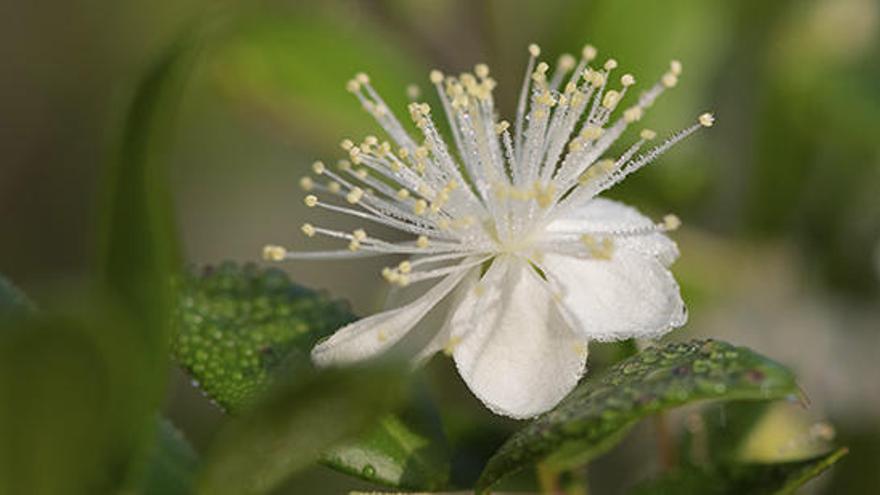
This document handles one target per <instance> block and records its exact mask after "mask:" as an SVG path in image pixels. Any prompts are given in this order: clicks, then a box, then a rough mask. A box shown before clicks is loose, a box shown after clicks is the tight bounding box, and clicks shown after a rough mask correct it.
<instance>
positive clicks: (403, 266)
mask: <svg viewBox="0 0 880 495" xmlns="http://www.w3.org/2000/svg"><path fill="white" fill-rule="evenodd" d="M397 269H398V270H399V271H400V273H409V272H411V271H412V263H410V262H409V261H401V262H400V264H399V265H397Z"/></svg>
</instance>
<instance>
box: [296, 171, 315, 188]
mask: <svg viewBox="0 0 880 495" xmlns="http://www.w3.org/2000/svg"><path fill="white" fill-rule="evenodd" d="M299 187H301V188H302V190H303V191H311V190H312V189H313V188H314V187H315V181H313V180H312V178H311V177H309V176H308V175H306V176H303V177H300V179H299Z"/></svg>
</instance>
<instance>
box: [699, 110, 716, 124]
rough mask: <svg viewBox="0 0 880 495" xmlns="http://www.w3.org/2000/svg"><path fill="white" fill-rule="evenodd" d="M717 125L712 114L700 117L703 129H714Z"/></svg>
mask: <svg viewBox="0 0 880 495" xmlns="http://www.w3.org/2000/svg"><path fill="white" fill-rule="evenodd" d="M714 124H715V116H714V115H712V114H711V113H708V112H706V113H704V114H703V115H700V125H701V126H703V127H712V125H714Z"/></svg>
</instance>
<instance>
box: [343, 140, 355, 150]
mask: <svg viewBox="0 0 880 495" xmlns="http://www.w3.org/2000/svg"><path fill="white" fill-rule="evenodd" d="M339 146H342V149H344V150H345V151H348V150H350V149H351V148H352V146H354V143H353V142H351V139H343V140H342V142H341V143H339Z"/></svg>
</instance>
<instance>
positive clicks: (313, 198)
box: [303, 194, 318, 208]
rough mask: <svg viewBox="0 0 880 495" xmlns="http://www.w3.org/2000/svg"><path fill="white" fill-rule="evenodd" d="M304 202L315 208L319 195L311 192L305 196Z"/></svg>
mask: <svg viewBox="0 0 880 495" xmlns="http://www.w3.org/2000/svg"><path fill="white" fill-rule="evenodd" d="M303 203H305V204H306V206H308V207H309V208H314V207H315V206H317V205H318V197H317V196H315V195H314V194H309V195H308V196H306V197H305V198H303Z"/></svg>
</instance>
